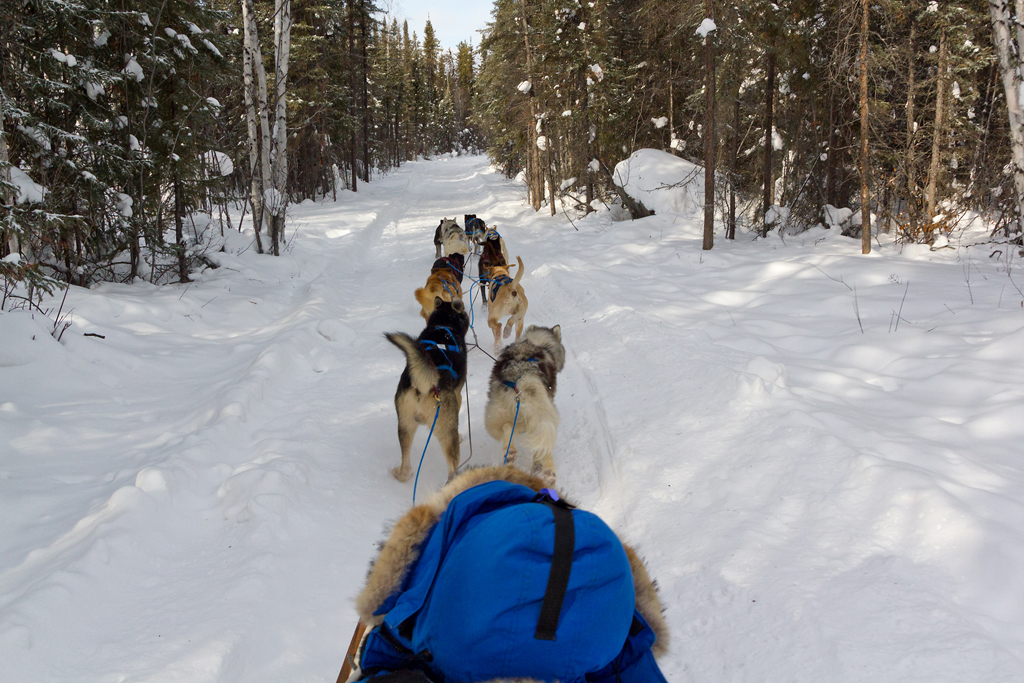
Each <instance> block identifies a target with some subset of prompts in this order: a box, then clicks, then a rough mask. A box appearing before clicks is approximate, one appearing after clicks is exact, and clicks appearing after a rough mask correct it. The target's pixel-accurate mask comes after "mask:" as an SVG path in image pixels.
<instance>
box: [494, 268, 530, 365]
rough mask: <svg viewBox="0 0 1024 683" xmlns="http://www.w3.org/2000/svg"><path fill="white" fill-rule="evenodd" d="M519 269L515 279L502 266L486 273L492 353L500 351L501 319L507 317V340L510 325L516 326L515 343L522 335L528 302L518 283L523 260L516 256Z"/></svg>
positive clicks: (521, 276) (521, 274)
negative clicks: (488, 290)
mask: <svg viewBox="0 0 1024 683" xmlns="http://www.w3.org/2000/svg"><path fill="white" fill-rule="evenodd" d="M516 261H518V263H519V269H518V270H517V271H516V276H515V278H511V277H509V276H508V268H507V267H503V266H492V267H491V268H490V270H489V271H488V280H489V281H490V286H489V289H490V292H489V293H488V296H487V298H488V299H490V301H489V302H488V310H487V325H488V327H490V328H491V332H493V333H494V352H495V353H497V352H498V351H500V350H501V338H502V333H501V319H502V318H504V317H505V316H506V315H507V316H509V319H508V322H506V323H505V334H504V336H505V337H506V338H507V337H508V335H509V334H510V333H511V332H512V325H513V324H515V326H516V341H518V340H519V335H521V334H522V333H523V318H524V317H526V307H527V306H528V305H529V302H528V301H527V300H526V293H525V292H524V291H523V288H522V286H520V284H519V281H520V280H521V279H522V278H523V259H521V258H519V257H518V256H516Z"/></svg>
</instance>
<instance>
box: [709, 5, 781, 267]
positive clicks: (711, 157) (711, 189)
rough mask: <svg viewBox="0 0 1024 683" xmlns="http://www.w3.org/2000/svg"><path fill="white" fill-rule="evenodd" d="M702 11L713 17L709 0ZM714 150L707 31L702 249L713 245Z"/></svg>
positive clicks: (711, 61)
mask: <svg viewBox="0 0 1024 683" xmlns="http://www.w3.org/2000/svg"><path fill="white" fill-rule="evenodd" d="M704 12H705V15H706V16H707V17H708V18H710V19H714V16H713V15H714V8H713V7H712V6H711V0H704ZM769 144H771V141H770V140H769ZM715 152H716V150H715V53H714V50H713V49H712V47H711V33H710V32H709V33H707V34H705V36H704V242H703V244H702V246H701V248H702V249H703V250H704V251H707V250H709V249H711V248H712V247H713V246H714V245H715Z"/></svg>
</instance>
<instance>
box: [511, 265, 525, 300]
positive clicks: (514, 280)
mask: <svg viewBox="0 0 1024 683" xmlns="http://www.w3.org/2000/svg"><path fill="white" fill-rule="evenodd" d="M516 261H518V262H519V270H517V271H516V276H515V277H514V278H512V292H513V296H514V293H515V290H516V285H518V284H519V281H520V280H522V279H523V259H522V258H520V257H519V256H516Z"/></svg>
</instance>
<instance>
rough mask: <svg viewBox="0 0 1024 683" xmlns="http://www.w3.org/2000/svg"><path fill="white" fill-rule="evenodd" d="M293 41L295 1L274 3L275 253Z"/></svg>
mask: <svg viewBox="0 0 1024 683" xmlns="http://www.w3.org/2000/svg"><path fill="white" fill-rule="evenodd" d="M291 44H292V2H291V0H275V2H274V156H273V160H272V161H273V180H274V182H273V187H274V189H275V190H276V193H275V200H276V201H275V202H274V206H273V207H272V211H271V215H272V221H273V229H272V231H271V232H272V234H271V241H272V245H273V249H274V256H279V255H280V254H281V245H282V243H283V242H284V218H285V210H286V209H287V207H288V106H287V100H286V98H285V95H286V94H287V92H288V55H289V53H290V52H291Z"/></svg>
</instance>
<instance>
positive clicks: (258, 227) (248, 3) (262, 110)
mask: <svg viewBox="0 0 1024 683" xmlns="http://www.w3.org/2000/svg"><path fill="white" fill-rule="evenodd" d="M241 1H242V28H243V47H242V75H243V79H244V85H245V88H244V91H245V93H244V94H245V117H246V124H247V127H248V133H249V176H250V178H251V179H252V183H251V186H250V187H251V189H250V192H251V194H252V224H253V229H254V230H255V231H256V251H258V252H259V253H261V254H262V253H263V243H262V240H261V238H260V232H261V231H262V230H263V224H264V215H265V211H264V208H263V192H264V190H265V189H266V187H267V185H268V183H269V182H270V156H269V155H270V123H269V121H268V120H267V75H266V71H265V70H264V68H263V55H262V54H261V52H260V39H259V31H258V29H257V26H256V14H255V9H254V8H253V0H241Z"/></svg>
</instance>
